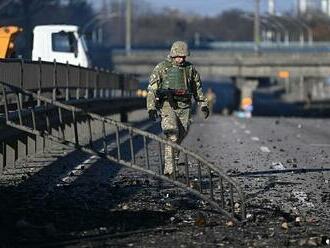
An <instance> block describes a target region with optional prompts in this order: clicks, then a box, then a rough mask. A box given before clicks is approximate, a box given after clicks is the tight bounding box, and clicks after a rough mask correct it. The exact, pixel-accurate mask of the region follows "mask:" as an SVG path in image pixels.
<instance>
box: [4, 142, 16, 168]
mask: <svg viewBox="0 0 330 248" xmlns="http://www.w3.org/2000/svg"><path fill="white" fill-rule="evenodd" d="M16 160H17V140H9V141H7V142H6V162H5V164H6V169H12V168H14V166H15V161H16Z"/></svg>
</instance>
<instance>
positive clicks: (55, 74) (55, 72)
mask: <svg viewBox="0 0 330 248" xmlns="http://www.w3.org/2000/svg"><path fill="white" fill-rule="evenodd" d="M56 91H57V63H56V59H54V64H53V90H52V92H53V100H55V101H56Z"/></svg>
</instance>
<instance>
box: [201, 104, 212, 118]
mask: <svg viewBox="0 0 330 248" xmlns="http://www.w3.org/2000/svg"><path fill="white" fill-rule="evenodd" d="M201 111H202V112H203V114H204V118H205V119H207V117H209V114H210V111H209V108H208V107H207V106H203V107H202V108H201Z"/></svg>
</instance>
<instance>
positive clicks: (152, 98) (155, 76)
mask: <svg viewBox="0 0 330 248" xmlns="http://www.w3.org/2000/svg"><path fill="white" fill-rule="evenodd" d="M160 80H161V76H160V66H159V65H157V66H156V67H155V68H154V69H153V71H152V73H151V74H150V77H149V85H148V95H147V110H148V111H149V110H152V109H156V91H157V89H158V85H159V82H160Z"/></svg>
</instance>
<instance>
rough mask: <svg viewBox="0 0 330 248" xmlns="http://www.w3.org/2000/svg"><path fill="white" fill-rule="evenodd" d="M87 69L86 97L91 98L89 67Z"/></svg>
mask: <svg viewBox="0 0 330 248" xmlns="http://www.w3.org/2000/svg"><path fill="white" fill-rule="evenodd" d="M85 70H86V73H85V74H86V86H85V87H86V89H85V99H88V98H89V69H85Z"/></svg>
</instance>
